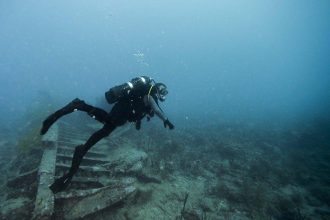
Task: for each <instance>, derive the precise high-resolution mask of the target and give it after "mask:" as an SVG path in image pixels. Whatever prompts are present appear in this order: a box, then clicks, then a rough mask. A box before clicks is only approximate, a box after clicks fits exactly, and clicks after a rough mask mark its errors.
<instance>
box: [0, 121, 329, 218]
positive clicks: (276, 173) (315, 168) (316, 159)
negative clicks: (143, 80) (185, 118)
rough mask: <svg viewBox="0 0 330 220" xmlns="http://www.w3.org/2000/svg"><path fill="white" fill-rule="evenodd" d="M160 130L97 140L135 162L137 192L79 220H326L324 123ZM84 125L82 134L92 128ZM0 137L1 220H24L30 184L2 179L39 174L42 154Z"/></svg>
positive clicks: (155, 126) (153, 127)
mask: <svg viewBox="0 0 330 220" xmlns="http://www.w3.org/2000/svg"><path fill="white" fill-rule="evenodd" d="M88 123H92V122H88ZM160 125H161V124H160V123H159V122H158V121H155V122H153V123H149V124H143V128H142V129H141V131H136V130H135V129H134V126H133V125H128V126H130V127H129V128H128V129H126V131H125V132H123V133H122V134H121V136H120V137H119V138H117V139H118V140H117V144H116V146H113V145H112V140H111V135H110V137H108V138H106V139H104V141H102V142H101V143H99V145H101V146H98V147H99V148H100V149H102V150H103V151H104V152H106V153H107V155H109V156H108V157H109V159H110V160H113V161H115V160H117V161H118V160H121V161H125V163H127V164H130V163H133V162H132V161H135V162H134V164H133V165H134V167H135V168H134V172H133V174H134V175H133V174H132V172H127V173H126V174H125V175H127V176H130V177H131V178H134V179H135V180H136V181H135V183H134V186H135V187H136V191H135V193H134V194H132V195H131V196H129V197H128V198H126V199H124V200H123V201H121V202H120V203H118V204H116V205H114V206H110V207H107V208H105V209H103V210H101V211H99V212H96V213H95V214H93V215H89V216H86V217H84V219H116V220H117V219H137V220H140V219H141V220H142V219H143V220H145V219H186V220H193V219H201V220H205V219H281V220H289V219H295V220H299V219H330V178H329V173H330V172H329V171H330V146H329V141H328V140H329V138H330V135H329V129H330V127H329V124H327V123H324V122H322V121H321V122H313V123H305V124H299V125H296V126H292V127H290V128H283V127H281V126H275V125H272V126H263V127H262V126H260V125H254V124H247V123H239V122H236V123H219V124H217V125H205V126H195V127H192V126H186V127H184V128H180V127H177V128H176V129H175V130H173V131H169V130H167V129H164V128H162V127H161V126H160ZM87 127H88V126H87ZM89 127H90V129H87V130H85V131H84V132H85V133H86V136H88V134H91V133H92V132H93V131H94V130H95V126H94V125H93V124H90V125H89ZM76 129H79V128H78V127H77V128H76ZM1 137H2V139H1V143H0V144H1V146H0V149H1V160H0V166H1V167H0V172H1V173H2V174H3V175H1V177H0V184H1V188H0V190H1V194H0V202H1V214H0V219H30V218H31V216H32V211H33V207H34V200H35V193H36V187H37V184H36V181H35V180H33V179H32V180H31V181H30V182H29V181H28V183H29V184H26V185H22V186H20V187H12V186H10V184H8V181H9V180H10V179H11V178H12V177H14V176H17V175H19V174H21V173H24V172H28V171H31V170H33V169H37V168H38V164H39V162H40V157H41V155H42V149H40V148H39V149H31V150H26V151H25V152H24V153H22V152H21V150H19V148H18V146H17V143H18V142H17V141H13V140H6V136H5V135H2V136H1ZM81 141H82V142H83V138H82V140H81ZM9 149H10V150H9ZM136 155H140V156H138V158H140V159H139V160H138V161H136V158H137V156H136ZM137 162H138V163H137ZM133 165H132V166H133ZM123 166H124V165H123ZM136 173H140V174H143V175H136ZM144 177H148V178H150V177H152V179H151V180H150V179H145V178H144ZM95 202H97V201H95Z"/></svg>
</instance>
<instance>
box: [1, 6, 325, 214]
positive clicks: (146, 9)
mask: <svg viewBox="0 0 330 220" xmlns="http://www.w3.org/2000/svg"><path fill="white" fill-rule="evenodd" d="M329 11H330V1H328V0H319V1H298V0H292V1H270V0H253V1H244V0H237V1H231V0H203V1H202V0H190V1H174V0H166V1H154V0H140V1H128V0H122V1H113V0H99V1H88V0H84V1H78V0H70V1H64V0H58V1H37V0H25V1H6V0H2V1H0V106H1V108H0V121H1V123H0V127H1V129H3V130H4V131H6V132H7V133H6V134H8V135H13V136H14V137H15V135H17V130H19V131H20V128H22V127H26V126H29V124H28V121H27V120H26V114H27V113H31V109H32V110H33V109H34V108H36V106H40V105H41V106H43V105H48V104H49V100H47V99H48V98H47V97H49V99H52V100H53V99H54V100H56V104H54V106H53V108H54V109H56V108H58V107H60V106H62V105H64V104H66V103H67V102H69V101H70V100H72V99H73V98H76V97H79V98H81V99H83V100H85V101H86V102H88V103H90V104H96V105H97V104H98V103H99V101H100V100H101V99H103V97H104V92H105V91H107V90H108V89H109V88H111V87H112V86H114V85H117V84H121V83H123V82H126V81H128V80H130V79H131V78H133V77H136V76H140V75H148V76H151V77H153V78H154V79H155V80H156V81H159V82H163V83H165V84H166V85H167V86H168V90H169V95H168V97H167V100H166V102H164V103H162V108H163V109H164V111H165V112H166V115H167V116H168V117H169V118H170V119H171V121H172V122H173V123H174V124H175V126H176V129H175V130H174V131H173V132H180V129H181V130H185V131H186V130H190V131H192V130H194V129H195V130H197V131H199V129H205V128H206V129H210V128H213V129H219V128H223V127H225V126H229V127H230V125H231V124H232V125H234V126H238V127H239V125H241V124H244V126H247V127H248V128H249V129H250V130H246V132H245V135H249V134H250V133H249V132H250V131H251V129H253V128H256V127H257V128H261V129H262V128H270V127H272V126H273V127H274V129H275V130H276V129H282V130H281V132H283V133H287V134H288V133H289V130H290V132H291V133H290V134H292V132H293V133H294V131H295V129H298V128H301V126H305V127H304V128H306V129H303V130H304V131H303V132H302V133H303V134H300V135H302V136H303V135H304V134H309V136H308V137H307V138H305V137H304V138H305V139H304V138H302V139H301V141H302V142H301V143H300V142H299V141H297V140H296V139H295V141H292V145H299V144H297V142H299V143H300V145H299V146H301V145H304V144H305V145H306V146H307V147H306V148H304V152H308V151H309V150H310V148H313V146H314V145H315V143H317V145H318V146H321V147H323V148H322V149H329V145H328V143H327V142H328V139H327V137H328V134H329V130H328V128H329V120H330V118H329V109H330V101H329V100H330V99H329V97H330V90H329V88H330V65H329V61H330V13H329ZM154 120H155V121H156V120H158V119H154ZM40 123H41V121H40ZM158 124H159V126H163V125H162V123H161V122H158ZM255 126H256V127H255ZM308 128H312V129H311V130H308ZM285 129H288V130H285ZM298 130H299V129H298ZM233 131H235V129H234V130H233ZM286 131H288V132H286ZM141 132H144V131H143V130H142V131H141ZM213 132H214V133H216V132H215V131H213ZM240 132H243V133H244V131H240ZM298 133H299V131H298ZM8 135H7V136H8ZM264 135H266V136H267V134H264ZM215 136H216V135H215ZM288 136H289V137H285V138H288V141H287V143H286V144H288V145H289V144H290V143H291V142H290V141H289V140H290V138H291V137H290V135H288ZM280 139H281V138H280ZM308 140H309V141H310V142H308ZM311 140H313V141H314V142H313V141H311ZM306 142H307V143H312V144H310V145H308V144H306ZM305 145H304V146H305ZM285 146H287V145H285ZM308 147H310V148H308ZM322 152H323V151H322ZM316 154H317V153H316ZM325 155H329V154H325ZM326 159H327V160H328V159H329V157H328V156H326ZM327 169H329V167H328V168H327ZM326 184H329V182H326ZM328 186H329V185H328ZM328 205H329V203H328ZM327 207H328V208H329V206H327Z"/></svg>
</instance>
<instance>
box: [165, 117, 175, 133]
mask: <svg viewBox="0 0 330 220" xmlns="http://www.w3.org/2000/svg"><path fill="white" fill-rule="evenodd" d="M167 126H168V128H169V129H170V130H172V129H174V125H173V124H172V123H171V122H170V121H169V120H168V119H166V120H165V121H164V127H165V128H166V127H167Z"/></svg>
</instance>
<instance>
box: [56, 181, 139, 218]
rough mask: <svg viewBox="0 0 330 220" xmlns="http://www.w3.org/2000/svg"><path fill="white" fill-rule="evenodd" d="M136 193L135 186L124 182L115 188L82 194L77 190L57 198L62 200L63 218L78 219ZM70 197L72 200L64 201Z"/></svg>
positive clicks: (84, 191)
mask: <svg viewBox="0 0 330 220" xmlns="http://www.w3.org/2000/svg"><path fill="white" fill-rule="evenodd" d="M135 191H136V188H135V187H134V186H133V185H131V184H127V183H125V181H123V182H122V183H121V184H118V185H115V186H107V187H103V188H99V189H92V190H83V191H81V192H80V191H78V190H77V191H75V192H74V193H71V194H69V195H68V194H59V195H58V196H56V198H57V199H60V198H62V202H61V203H62V207H63V209H64V212H63V214H64V216H63V218H64V219H77V218H83V217H85V216H87V215H90V214H94V213H96V212H98V211H101V210H103V209H105V208H107V207H110V206H112V205H115V204H117V203H119V202H121V201H123V200H124V199H126V198H127V197H128V196H130V195H132V194H133V193H134V192H135ZM79 192H80V193H79ZM74 195H75V196H74ZM68 196H70V197H71V198H66V199H64V198H65V197H68Z"/></svg>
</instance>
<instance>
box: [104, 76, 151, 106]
mask: <svg viewBox="0 0 330 220" xmlns="http://www.w3.org/2000/svg"><path fill="white" fill-rule="evenodd" d="M152 82H153V79H151V78H150V77H148V76H140V77H136V78H134V79H132V80H130V81H128V82H127V83H124V84H121V85H118V86H114V87H112V88H111V89H109V91H107V92H106V93H105V98H106V100H107V101H108V103H110V104H113V103H115V102H117V101H119V100H120V99H124V98H127V97H131V96H132V94H131V92H132V91H134V92H138V91H139V90H141V92H138V93H143V91H144V89H148V87H147V85H151V83H152ZM134 95H137V94H134ZM141 95H142V94H141Z"/></svg>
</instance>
